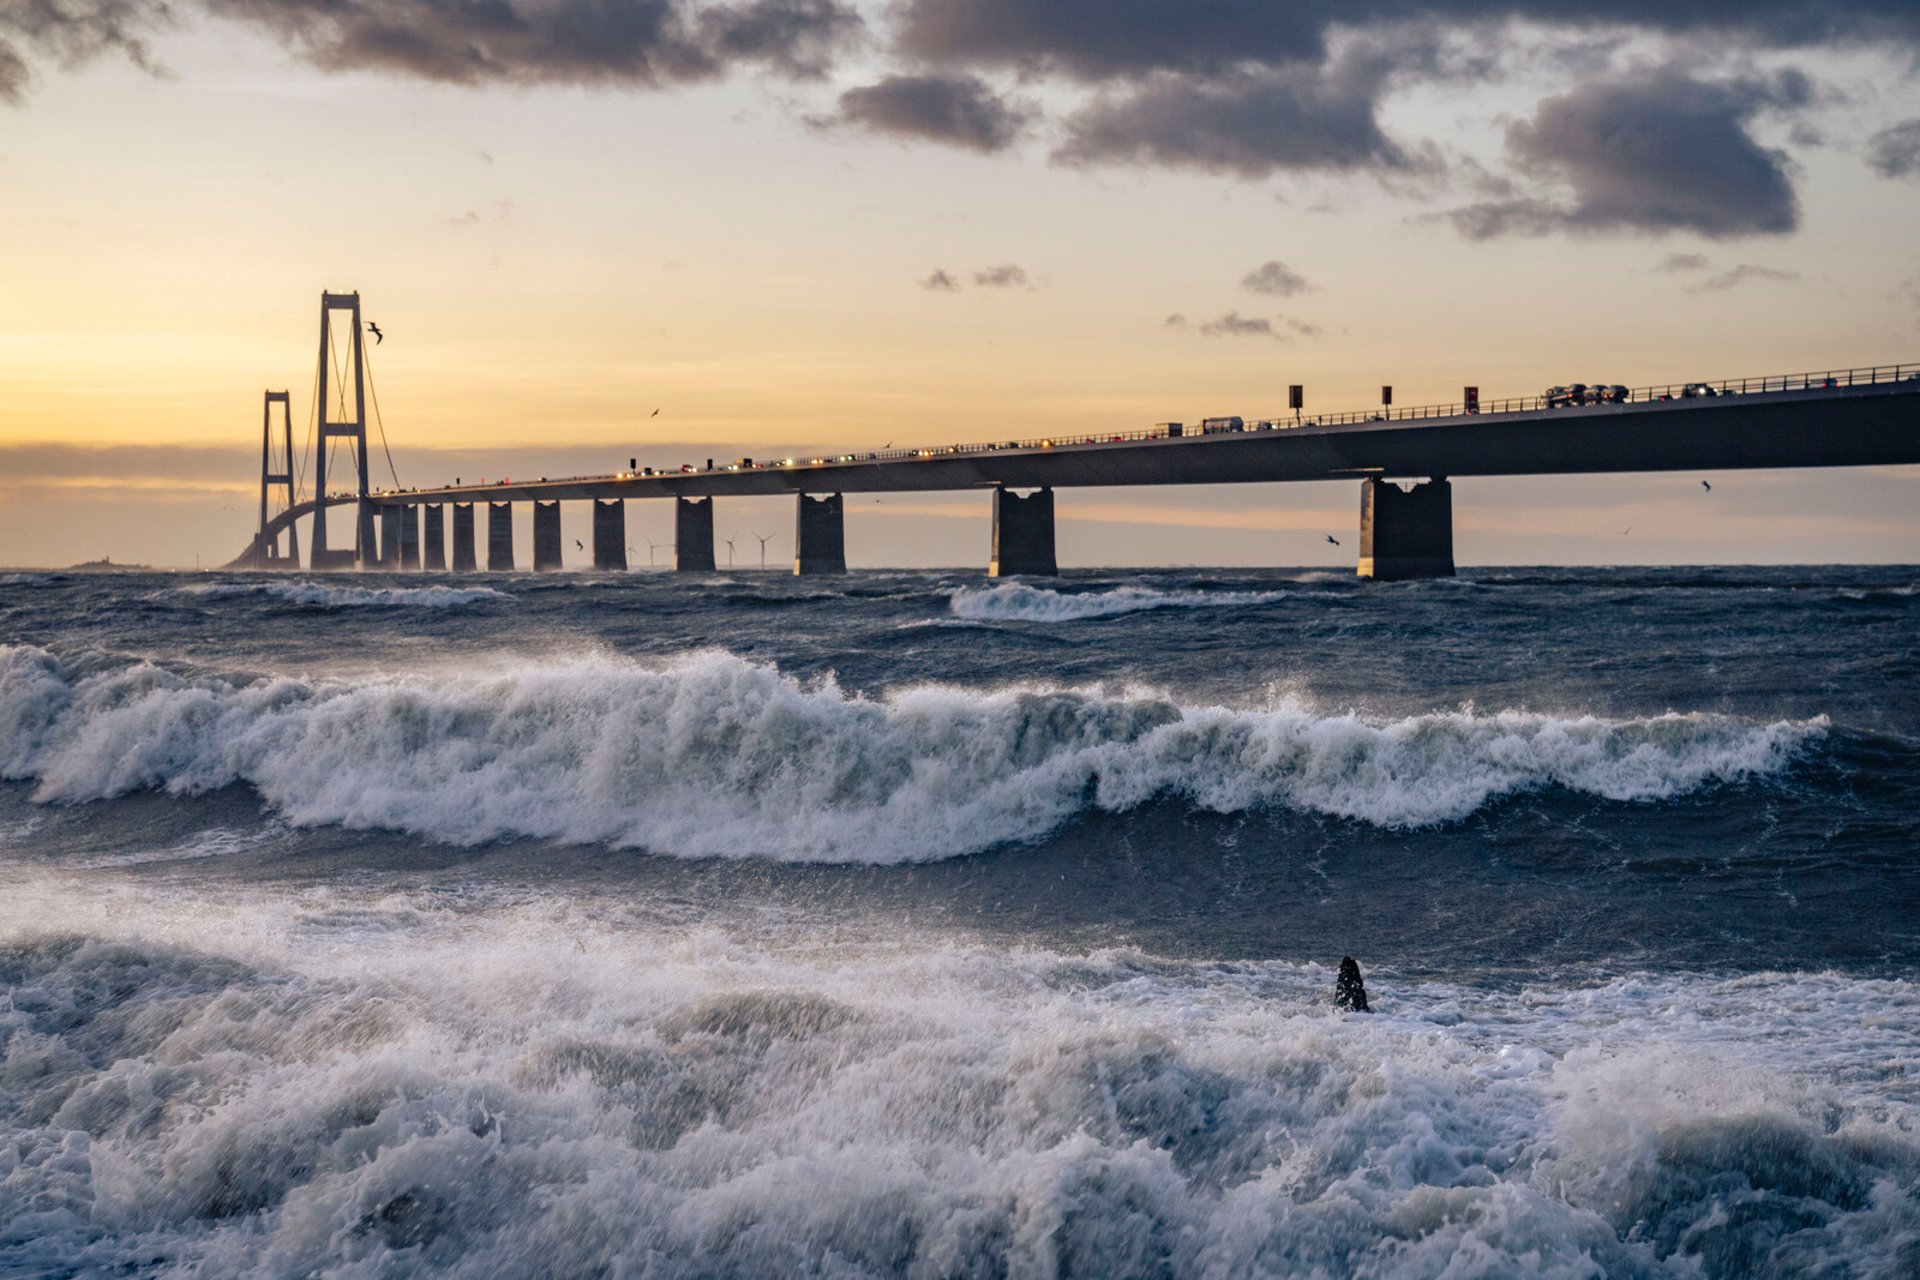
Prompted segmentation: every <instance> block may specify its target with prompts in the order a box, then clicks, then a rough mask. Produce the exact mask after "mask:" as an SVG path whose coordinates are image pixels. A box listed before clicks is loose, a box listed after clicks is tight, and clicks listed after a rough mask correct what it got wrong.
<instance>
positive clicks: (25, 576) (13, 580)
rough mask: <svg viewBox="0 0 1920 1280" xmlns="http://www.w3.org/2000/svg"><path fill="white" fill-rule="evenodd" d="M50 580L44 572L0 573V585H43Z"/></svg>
mask: <svg viewBox="0 0 1920 1280" xmlns="http://www.w3.org/2000/svg"><path fill="white" fill-rule="evenodd" d="M52 581H53V579H52V578H51V577H50V576H48V575H47V574H44V573H0V587H44V586H46V585H47V584H48V583H49V582H52Z"/></svg>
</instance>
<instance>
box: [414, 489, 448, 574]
mask: <svg viewBox="0 0 1920 1280" xmlns="http://www.w3.org/2000/svg"><path fill="white" fill-rule="evenodd" d="M424 519H425V521H426V526H427V530H426V535H427V536H426V540H425V541H424V542H423V543H422V544H421V547H420V550H421V556H420V567H421V568H422V569H425V570H426V571H427V572H428V573H445V572H446V571H447V509H446V508H445V507H444V506H440V505H438V504H436V505H434V506H431V507H428V508H426V511H425V513H424Z"/></svg>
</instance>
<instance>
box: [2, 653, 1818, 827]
mask: <svg viewBox="0 0 1920 1280" xmlns="http://www.w3.org/2000/svg"><path fill="white" fill-rule="evenodd" d="M1825 729H1826V722H1825V721H1824V719H1816V720H1810V721H1778V722H1773V723H1755V722H1751V721H1747V720H1741V719H1737V718H1733V717H1729V716H1722V715H1709V714H1698V713H1695V714H1677V713H1673V714H1666V715H1660V716H1651V717H1645V718H1636V719H1602V718H1600V717H1595V716H1553V715H1546V714H1541V713H1535V712H1527V711H1502V712H1497V713H1493V714H1482V713H1477V712H1471V711H1448V712H1435V713H1431V714H1426V715H1416V716H1408V717H1405V718H1400V719H1379V718H1370V717H1365V716H1361V715H1359V714H1356V713H1352V712H1348V713H1345V714H1327V713H1324V712H1321V711H1317V710H1315V709H1313V708H1311V707H1309V706H1307V705H1305V704H1304V703H1301V702H1299V701H1288V702H1283V703H1280V704H1278V705H1273V706H1267V707H1259V708H1229V707H1222V706H1181V705H1179V704H1177V703H1175V702H1173V701H1172V700H1170V699H1167V698H1163V697H1155V696H1151V695H1148V694H1144V693H1137V694H1131V695H1117V694H1108V693H1101V692H1096V691H1090V690H1074V689H1046V688H1016V689H1002V690H997V691H983V690H979V689H955V688H948V687H940V686H920V687H913V688H906V689H901V690H897V691H895V692H893V693H891V694H890V695H888V696H887V697H885V698H884V699H877V700H876V699H869V698H865V697H860V696H853V695H849V694H846V693H844V692H843V691H842V690H841V689H840V688H838V687H837V686H836V685H835V684H834V683H833V682H832V681H831V680H827V681H822V682H819V683H814V684H803V683H801V682H799V681H796V680H794V679H792V678H790V677H787V676H783V675H782V674H781V673H780V672H779V671H777V670H775V669H774V668H772V667H769V666H764V665H759V664H754V663H749V662H746V661H743V660H742V659H740V658H737V657H734V656H733V655H731V654H727V653H723V652H706V653H700V654H695V655H691V656H688V657H684V658H681V659H678V660H674V661H670V662H666V663H663V664H660V665H655V666H647V665H641V664H638V663H634V662H629V661H623V660H618V659H613V658H608V657H604V656H586V657H580V658H576V659H572V660H566V661H553V662H550V663H546V664H544V665H535V666H525V667H518V668H512V669H507V670H502V671H497V672H491V673H467V672H464V671H456V672H449V673H431V674H413V675H406V676H391V677H377V676H376V677H365V678H353V679H344V678H343V679H335V680H317V679H295V678H290V677H282V678H275V679H264V680H258V681H254V682H251V683H240V682H234V681H228V680H224V679H220V678H217V677H211V676H189V675H183V674H179V673H176V672H172V671H168V670H164V669H162V668H160V667H156V666H153V665H151V664H148V663H130V664H125V665H117V666H114V665H109V666H107V667H105V668H104V669H94V668H92V667H85V668H75V669H71V670H70V669H68V668H67V667H66V666H65V665H63V663H62V662H61V661H60V660H59V659H57V658H56V657H54V656H53V655H52V654H50V653H48V652H46V651H44V650H41V649H37V648H33V647H30V646H11V647H0V776H4V777H8V778H14V779H21V780H31V781H34V782H36V783H37V784H38V786H37V789H36V791H35V798H36V799H38V800H40V801H66V802H79V801H88V800H99V799H104V798H108V797H112V796H117V795H122V794H125V793H127V792H130V791H135V790H140V789H160V790H165V791H168V792H172V793H176V794H192V793H198V792H204V791H209V790H213V789H216V788H220V787H225V786H229V785H231V784H234V783H245V784H248V785H250V786H252V787H253V788H254V789H255V790H256V791H257V792H258V793H259V794H260V795H261V796H262V797H264V798H265V799H266V800H267V801H268V802H269V803H271V804H272V805H274V806H275V807H276V808H278V809H279V810H280V811H281V812H282V813H283V814H284V815H285V816H286V817H288V818H289V819H290V820H292V821H294V822H296V823H299V824H306V825H313V824H339V825H344V826H348V827H356V828H389V829H396V830H402V831H408V832H412V833H415V834H418V835H421V836H424V837H427V838H429V839H434V840H441V841H449V842H454V843H462V844H466V843H475V842H481V841H487V840H493V839H498V838H509V837H535V838H545V839H555V840H563V841H571V842H599V843H607V844H612V845H618V846H638V847H644V848H647V849H650V850H653V851H656V852H661V853H671V854H681V855H687V856H753V855H759V856H766V857H772V858H780V859H790V860H822V861H836V862H874V863H881V862H904V861H917V860H927V859H935V858H943V857H951V856H954V855H958V854H964V853H970V852H974V851H977V850H981V849H985V848H989V847H992V846H994V845H996V844H1001V843H1004V842H1009V841H1022V840H1031V839H1035V838H1038V837H1040V836H1042V835H1044V834H1046V833H1047V832H1048V831H1050V830H1052V829H1053V828H1054V827H1056V826H1058V825H1059V824H1060V823H1062V822H1064V821H1066V820H1067V819H1068V818H1070V817H1072V816H1073V815H1074V814H1075V813H1077V812H1080V811H1081V810H1082V809H1084V808H1086V807H1088V806H1089V805H1091V806H1094V807H1097V808H1100V809H1105V810H1109V811H1116V812H1117V811H1123V810H1127V809H1131V808H1134V807H1136V806H1139V805H1142V804H1146V803H1148V802H1149V801H1153V800H1156V799H1172V800H1184V801H1186V802H1189V803H1191V804H1194V805H1196V806H1199V807H1201V808H1204V809H1209V810H1214V811H1217V812H1221V813H1237V812H1242V811H1245V810H1249V809H1254V808H1259V807H1262V806H1278V807H1290V808H1295V809H1300V810H1305V811H1309V812H1314V813H1321V814H1328V815H1334V816H1338V817H1344V818H1352V819H1356V820H1359V821H1362V822H1368V823H1372V824H1375V825H1378V826H1387V827H1418V826H1426V825H1432V824H1437V823H1446V822H1452V821H1457V820H1459V819H1462V818H1465V817H1466V816H1468V815H1469V814H1471V813H1473V812H1474V811H1475V810H1477V809H1479V808H1481V807H1482V806H1484V805H1486V804H1488V803H1489V802H1491V801H1494V800H1497V799H1499V798H1501V797H1503V796H1510V795H1514V794H1518V793H1522V792H1527V791H1534V790H1539V789H1542V788H1547V787H1564V788H1567V789H1569V790H1572V791H1575V792H1580V793H1583V794H1587V795H1593V796H1601V797H1605V798H1608V799H1612V800H1621V801H1657V800H1664V799H1669V798H1671V797H1674V796H1677V795H1681V794H1685V793H1687V792H1690V791H1694V790H1697V789H1699V788H1701V787H1704V786H1709V785H1712V784H1715V783H1721V782H1729V781H1735V780H1739V779H1744V778H1749V777H1753V776H1759V775H1766V774H1771V773H1774V772H1777V771H1778V770H1780V769H1782V768H1783V767H1785V766H1786V765H1787V763H1788V762H1789V761H1790V760H1791V759H1792V758H1793V757H1794V755H1795V754H1796V753H1797V752H1798V751H1800V750H1801V749H1802V748H1803V747H1805V746H1806V745H1807V744H1808V743H1810V742H1812V741H1814V740H1817V739H1818V738H1819V737H1821V736H1822V734H1823V733H1824V732H1825Z"/></svg>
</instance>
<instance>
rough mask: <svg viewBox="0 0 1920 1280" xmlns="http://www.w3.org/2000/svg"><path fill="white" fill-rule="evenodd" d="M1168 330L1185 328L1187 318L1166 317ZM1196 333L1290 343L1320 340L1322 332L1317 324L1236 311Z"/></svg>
mask: <svg viewBox="0 0 1920 1280" xmlns="http://www.w3.org/2000/svg"><path fill="white" fill-rule="evenodd" d="M1167 325H1168V327H1170V328H1175V329H1184V328H1186V327H1187V318H1186V317H1185V316H1183V315H1171V316H1168V317H1167ZM1199 332H1200V335H1201V336H1202V337H1205V338H1273V339H1275V340H1276V341H1280V342H1290V341H1292V340H1293V339H1294V338H1296V337H1300V338H1316V339H1317V338H1319V337H1320V336H1321V334H1322V330H1321V328H1320V326H1319V325H1316V324H1308V323H1307V322H1306V321H1304V320H1290V319H1288V318H1286V317H1284V316H1282V317H1280V319H1279V321H1278V323H1276V322H1275V321H1273V320H1269V319H1267V318H1266V317H1265V316H1243V315H1241V314H1240V313H1239V312H1238V311H1229V312H1227V313H1226V314H1225V315H1223V316H1220V317H1218V318H1216V319H1213V320H1208V321H1205V322H1204V323H1202V324H1201V325H1200V327H1199Z"/></svg>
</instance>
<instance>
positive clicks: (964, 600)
mask: <svg viewBox="0 0 1920 1280" xmlns="http://www.w3.org/2000/svg"><path fill="white" fill-rule="evenodd" d="M1286 598H1287V593H1286V592H1284V591H1155V590H1153V589H1152V588H1150V587H1115V588H1114V589H1113V590H1111V591H1088V592H1082V593H1078V594H1072V593H1066V592H1060V591H1049V590H1047V589H1046V588H1045V587H1030V586H1028V585H1027V584H1026V583H1024V582H1006V583H1001V584H999V585H997V586H992V587H957V588H955V589H954V592H953V596H952V599H951V601H950V602H949V606H948V607H949V608H951V609H952V610H953V612H954V614H955V615H956V616H958V617H962V618H967V619H970V620H972V621H975V622H1077V621H1079V620H1080V619H1082V618H1110V617H1112V616H1114V615H1115V614H1120V613H1139V612H1141V611H1143V610H1146V609H1233V608H1244V607H1246V606H1248V605H1258V604H1272V603H1273V602H1274V601H1276V600H1284V599H1286Z"/></svg>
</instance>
